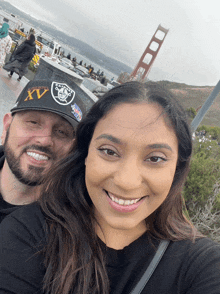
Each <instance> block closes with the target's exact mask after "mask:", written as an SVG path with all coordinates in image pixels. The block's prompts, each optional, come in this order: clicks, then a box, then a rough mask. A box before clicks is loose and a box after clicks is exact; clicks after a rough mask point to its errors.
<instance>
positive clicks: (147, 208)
mask: <svg viewBox="0 0 220 294" xmlns="http://www.w3.org/2000/svg"><path fill="white" fill-rule="evenodd" d="M191 152H192V140H191V132H190V129H189V126H188V123H187V118H186V115H185V112H184V111H183V109H182V107H181V106H180V105H179V104H178V103H177V101H176V100H175V98H174V97H173V96H172V95H171V93H170V92H169V91H167V90H166V89H163V88H161V87H159V85H158V84H157V83H151V82H148V83H146V84H142V83H139V82H129V83H126V84H123V85H121V86H118V87H116V88H113V89H112V90H110V91H109V92H108V93H106V94H105V95H104V96H103V97H102V98H100V99H99V101H98V102H97V103H96V104H95V105H94V106H93V107H92V108H91V110H90V111H89V113H88V114H87V116H86V117H85V118H84V119H83V120H82V122H81V123H80V124H79V126H78V128H77V132H76V143H75V147H74V150H73V152H72V153H71V154H70V155H69V156H68V157H67V158H66V159H64V160H63V161H62V162H59V164H57V165H56V166H55V167H53V170H52V171H51V172H50V175H49V177H48V179H47V181H46V183H45V186H44V189H43V191H42V197H41V199H40V201H39V203H35V204H32V205H30V206H28V207H24V208H22V209H20V210H18V211H16V212H15V213H13V214H11V215H10V216H9V217H7V218H6V219H5V220H4V221H3V222H2V224H1V226H0V235H1V240H0V293H9V292H10V293H18V292H19V293H24V294H29V293H36V292H37V293H48V294H49V293H53V294H71V293H77V294H88V293H89V294H90V293H91V294H93V293H96V294H107V293H110V294H127V293H128V294H129V293H132V294H133V293H136V292H133V289H134V287H135V285H136V284H137V283H138V282H139V280H140V279H141V277H142V275H143V274H144V272H145V271H146V269H147V268H148V266H149V264H150V262H151V260H152V258H153V257H154V254H155V252H156V249H157V248H158V246H159V244H160V242H161V240H169V241H170V243H169V246H168V248H167V250H166V252H165V254H164V256H163V257H162V259H161V261H160V263H159V264H158V266H157V268H156V271H155V272H154V274H153V275H152V276H151V278H150V280H149V281H148V283H147V284H146V286H145V287H143V289H142V292H137V293H142V294H146V293H151V294H158V293H163V294H164V293H165V294H176V293H182V294H189V293H190V294H198V293H199V294H207V293H209V294H210V293H211V294H218V293H219V292H220V246H219V245H217V244H216V243H214V242H212V241H211V240H209V239H207V238H204V237H203V236H202V235H201V234H200V233H199V232H197V230H196V229H195V227H194V226H193V225H192V224H191V222H190V221H189V220H187V219H186V217H185V216H184V214H183V207H184V205H183V200H182V196H181V192H182V186H183V184H184V181H185V178H186V176H187V173H188V169H189V162H190V157H191ZM21 269H24V270H21Z"/></svg>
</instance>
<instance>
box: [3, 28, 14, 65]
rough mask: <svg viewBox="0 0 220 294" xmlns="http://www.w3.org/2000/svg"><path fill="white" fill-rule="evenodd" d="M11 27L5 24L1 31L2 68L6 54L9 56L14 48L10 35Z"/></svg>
mask: <svg viewBox="0 0 220 294" xmlns="http://www.w3.org/2000/svg"><path fill="white" fill-rule="evenodd" d="M8 30H9V25H8V24H7V23H3V25H2V27H1V29H0V68H2V67H3V65H4V63H5V57H6V54H9V53H10V51H11V46H12V39H11V37H10V36H9V34H8Z"/></svg>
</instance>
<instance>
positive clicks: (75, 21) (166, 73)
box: [6, 0, 220, 86]
mask: <svg viewBox="0 0 220 294" xmlns="http://www.w3.org/2000/svg"><path fill="white" fill-rule="evenodd" d="M6 1H7V2H9V3H11V4H12V5H14V6H15V7H17V8H19V9H20V10H22V11H23V12H26V13H28V14H30V15H31V16H33V17H35V18H37V19H39V20H43V21H46V22H48V23H50V24H52V25H54V26H56V28H59V29H60V30H62V31H64V32H65V33H67V34H68V35H70V36H73V37H75V38H77V39H80V40H82V41H84V42H86V43H88V44H89V45H91V46H92V47H94V48H95V49H97V50H99V51H101V52H102V53H105V54H106V55H108V56H110V57H113V58H115V59H117V60H119V61H121V62H124V63H126V64H127V65H129V66H131V67H132V68H134V67H135V65H136V64H137V62H138V61H139V59H140V57H141V55H142V54H143V52H144V50H145V49H146V47H147V45H148V44H149V42H150V40H151V38H152V36H153V35H154V33H155V31H156V29H157V27H158V25H159V24H161V25H162V26H163V27H164V28H166V29H169V32H168V34H167V36H166V38H165V40H164V42H163V44H162V46H161V49H160V51H159V53H158V55H157V57H156V59H155V62H154V64H153V66H152V69H151V71H150V73H149V76H148V77H149V79H151V80H155V81H156V80H169V81H174V82H181V83H186V84H189V85H198V86H205V85H209V86H214V85H216V84H217V82H218V81H219V79H220V1H219V0H209V1H207V0H92V1H91V0H46V1H45V0H19V1H18V0H6Z"/></svg>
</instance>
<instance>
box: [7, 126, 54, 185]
mask: <svg viewBox="0 0 220 294" xmlns="http://www.w3.org/2000/svg"><path fill="white" fill-rule="evenodd" d="M8 138H9V130H8V131H7V134H6V138H5V143H4V154H5V158H6V160H7V163H8V166H9V168H10V170H11V171H12V173H13V174H14V175H15V177H16V178H17V179H18V181H19V182H21V183H22V184H25V185H27V186H32V187H33V186H38V185H41V184H42V181H43V178H44V173H43V172H44V170H45V168H44V167H36V166H33V165H29V166H28V170H27V171H26V172H25V171H23V170H22V168H21V163H20V157H21V155H22V154H23V153H26V151H27V150H31V151H34V150H36V151H41V152H44V153H46V154H47V155H49V156H50V159H51V160H55V156H54V154H53V153H52V152H51V151H50V149H49V148H47V147H43V146H38V145H30V146H26V147H25V148H24V149H23V150H22V152H21V154H20V155H19V156H18V157H16V156H15V154H14V152H13V151H12V149H11V148H10V147H9V144H8Z"/></svg>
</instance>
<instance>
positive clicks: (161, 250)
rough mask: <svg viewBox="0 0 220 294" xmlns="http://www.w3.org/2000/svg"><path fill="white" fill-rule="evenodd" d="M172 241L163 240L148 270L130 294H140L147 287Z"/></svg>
mask: <svg viewBox="0 0 220 294" xmlns="http://www.w3.org/2000/svg"><path fill="white" fill-rule="evenodd" d="M169 243H170V241H169V240H161V241H160V244H159V246H158V249H157V251H156V253H155V255H154V257H153V259H152V260H151V263H150V264H149V266H148V268H147V269H146V271H145V272H144V274H143V276H142V277H141V279H140V281H139V282H138V283H137V285H136V286H135V287H134V289H133V290H132V291H131V293H130V294H140V293H141V292H142V290H143V289H144V287H145V286H146V284H147V282H148V281H149V279H150V277H151V276H152V274H153V272H154V271H155V269H156V267H157V265H158V263H159V262H160V260H161V258H162V256H163V254H164V252H165V251H166V249H167V247H168V245H169Z"/></svg>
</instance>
